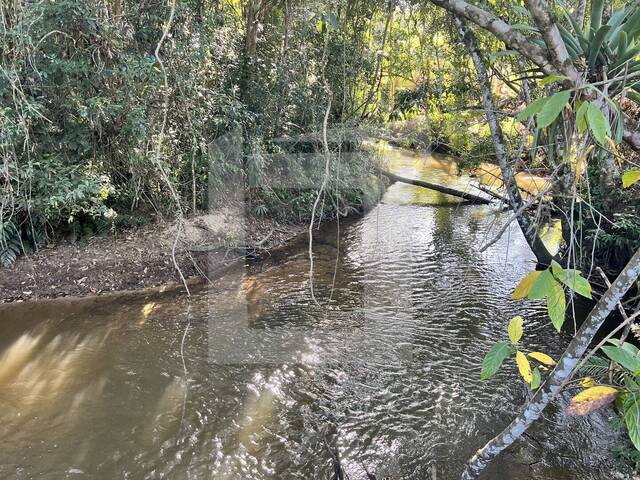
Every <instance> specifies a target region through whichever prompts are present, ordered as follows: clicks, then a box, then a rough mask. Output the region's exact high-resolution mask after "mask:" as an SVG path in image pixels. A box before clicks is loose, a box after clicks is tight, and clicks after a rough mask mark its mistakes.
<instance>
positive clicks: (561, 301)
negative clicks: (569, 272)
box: [547, 280, 567, 331]
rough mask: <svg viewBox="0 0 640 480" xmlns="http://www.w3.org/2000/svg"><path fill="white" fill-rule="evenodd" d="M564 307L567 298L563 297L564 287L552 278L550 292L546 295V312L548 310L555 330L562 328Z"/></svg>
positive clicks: (565, 306) (565, 307)
mask: <svg viewBox="0 0 640 480" xmlns="http://www.w3.org/2000/svg"><path fill="white" fill-rule="evenodd" d="M566 309H567V300H566V299H565V297H564V288H562V285H560V284H559V283H558V282H556V281H555V280H554V281H553V287H552V288H551V292H550V293H549V296H548V297H547V312H549V318H551V323H552V324H553V326H554V327H555V329H556V330H557V331H560V330H561V329H562V325H563V324H564V319H565V311H566Z"/></svg>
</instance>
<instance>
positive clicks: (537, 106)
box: [516, 98, 548, 122]
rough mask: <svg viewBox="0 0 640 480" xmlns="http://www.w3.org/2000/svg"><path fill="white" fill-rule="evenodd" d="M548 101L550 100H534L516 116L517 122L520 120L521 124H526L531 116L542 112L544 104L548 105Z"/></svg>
mask: <svg viewBox="0 0 640 480" xmlns="http://www.w3.org/2000/svg"><path fill="white" fill-rule="evenodd" d="M547 100H548V98H539V99H537V100H534V101H533V102H531V103H530V104H529V105H527V107H526V108H525V109H524V110H523V111H521V112H520V113H519V114H518V115H517V116H516V120H518V121H519V122H524V121H525V120H526V119H528V118H529V117H530V116H532V115H535V114H536V113H538V112H539V111H540V110H542V107H544V104H545V103H547Z"/></svg>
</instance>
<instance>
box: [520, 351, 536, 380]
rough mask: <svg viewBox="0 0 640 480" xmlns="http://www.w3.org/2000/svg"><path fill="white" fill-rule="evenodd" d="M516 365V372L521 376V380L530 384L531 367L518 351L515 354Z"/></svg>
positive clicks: (523, 355)
mask: <svg viewBox="0 0 640 480" xmlns="http://www.w3.org/2000/svg"><path fill="white" fill-rule="evenodd" d="M516 364H517V365H518V371H519V372H520V375H522V378H524V381H525V382H527V383H531V380H533V373H531V365H530V364H529V360H527V356H526V355H525V354H524V353H522V352H520V351H517V352H516Z"/></svg>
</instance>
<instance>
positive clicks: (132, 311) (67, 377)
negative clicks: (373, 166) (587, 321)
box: [0, 150, 622, 480]
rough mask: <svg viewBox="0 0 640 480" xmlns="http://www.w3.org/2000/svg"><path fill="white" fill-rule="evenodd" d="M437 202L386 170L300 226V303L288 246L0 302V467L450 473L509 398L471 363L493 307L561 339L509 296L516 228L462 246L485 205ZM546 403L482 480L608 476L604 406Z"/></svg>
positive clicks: (141, 475) (496, 323) (441, 173)
mask: <svg viewBox="0 0 640 480" xmlns="http://www.w3.org/2000/svg"><path fill="white" fill-rule="evenodd" d="M388 155H389V156H390V157H391V159H392V163H391V168H393V170H394V171H395V172H397V173H398V174H401V175H404V176H408V177H412V176H413V177H416V176H418V177H420V178H423V179H427V180H430V181H440V182H448V183H450V184H451V183H452V184H454V185H456V186H458V187H463V188H464V186H465V184H466V182H467V181H468V179H467V178H465V177H455V176H451V174H452V168H453V167H452V164H451V162H450V161H449V160H447V159H445V158H443V157H437V158H435V157H419V156H415V155H410V154H407V153H403V152H401V151H397V150H392V151H390V152H388ZM452 203H454V204H455V200H454V199H451V198H447V197H446V196H443V195H441V194H439V193H435V192H429V191H427V190H424V189H421V188H420V187H415V186H409V185H403V184H395V185H392V186H391V187H390V188H389V190H388V191H387V193H386V195H385V197H384V198H383V200H382V202H381V203H380V205H378V206H377V207H376V208H374V209H373V210H372V211H370V212H369V213H368V214H367V215H365V216H364V217H362V218H358V219H354V220H351V221H349V222H343V223H342V224H341V225H340V226H338V225H337V224H333V225H330V226H328V227H326V228H324V229H322V230H321V231H319V232H317V233H316V242H315V246H314V254H315V257H314V260H315V261H314V281H313V286H314V294H315V298H316V300H317V304H316V302H315V301H314V299H313V298H312V296H311V293H310V291H311V290H310V282H309V260H308V257H307V253H306V251H305V249H304V246H303V245H298V246H294V247H292V248H291V249H290V250H288V251H287V252H285V253H286V255H282V254H281V255H279V256H277V257H274V258H272V259H269V260H266V261H263V262H260V263H253V264H250V265H247V266H244V267H238V268H237V269H235V270H233V271H231V272H229V273H228V274H226V275H225V276H223V277H222V278H220V279H219V280H217V281H216V282H215V284H214V285H213V286H210V287H207V288H202V289H200V290H199V291H196V292H194V293H193V296H192V297H191V298H190V299H187V298H186V297H185V296H184V295H169V296H164V297H157V298H149V297H146V296H144V295H138V296H126V297H117V296H115V297H104V298H97V299H85V300H81V301H68V300H62V301H56V302H44V303H32V304H22V305H13V306H5V307H1V308H0V445H1V447H0V477H1V478H11V479H13V478H15V479H36V478H37V479H65V478H69V479H76V478H77V479H83V478H87V479H94V478H95V479H116V478H118V479H119V478H121V479H156V478H167V479H316V478H317V479H330V478H332V475H333V472H334V463H335V455H336V454H338V455H339V457H340V462H341V464H342V467H343V468H344V471H345V472H346V473H347V475H348V477H346V478H350V479H353V480H356V479H367V478H372V477H368V475H375V476H376V477H377V478H378V479H382V478H389V479H431V478H436V477H437V479H439V480H448V479H455V478H458V476H459V474H460V472H461V470H462V467H463V463H464V462H465V461H466V459H467V458H468V457H469V456H470V455H471V454H472V453H473V452H474V451H475V450H476V449H477V448H479V447H480V446H481V445H482V444H483V443H484V442H485V441H486V440H488V439H489V438H490V437H491V436H492V434H494V433H496V432H497V431H499V430H500V429H501V428H502V427H503V426H505V425H506V424H507V423H508V422H509V420H510V419H511V418H512V417H513V415H514V414H515V413H516V412H517V410H518V407H519V406H520V405H521V404H522V403H523V402H524V401H525V399H526V396H527V389H526V387H525V386H524V385H523V383H522V381H521V380H520V379H519V378H518V375H517V372H516V371H515V368H514V367H513V365H511V364H508V365H507V367H506V368H504V369H503V370H502V371H501V372H500V373H499V374H498V375H497V376H496V377H495V378H494V379H492V380H491V381H486V382H482V381H480V380H479V369H480V367H479V366H480V363H481V359H482V357H483V355H484V353H485V352H486V351H487V350H488V348H489V347H490V345H491V344H492V343H493V342H495V341H496V340H498V339H501V338H504V336H505V333H504V332H505V326H506V323H507V322H508V320H509V318H511V317H512V316H514V315H516V314H521V315H523V316H524V317H525V319H526V333H525V344H526V348H528V349H531V350H534V349H535V350H541V351H544V352H547V353H549V354H551V355H557V354H558V353H559V352H560V351H561V350H562V348H563V346H564V345H565V344H566V342H567V338H566V337H565V336H559V335H557V334H556V333H555V332H554V330H553V329H552V327H551V326H550V325H549V322H548V320H547V317H546V315H545V309H544V306H543V305H541V304H539V303H534V302H529V303H526V302H525V303H516V302H513V301H510V300H509V295H510V293H511V292H512V290H513V288H514V287H515V285H516V284H517V282H518V280H519V279H520V278H521V277H522V276H524V275H525V274H526V273H527V272H528V271H530V270H531V269H532V268H533V265H534V263H533V258H532V256H531V254H530V252H529V250H528V248H527V246H526V244H525V242H524V241H523V239H522V237H521V235H520V233H519V232H518V231H517V230H516V229H515V228H514V229H512V230H511V231H510V232H509V233H508V234H507V235H505V236H504V237H503V238H502V239H501V240H500V241H499V242H498V243H496V244H495V245H494V246H493V247H492V248H490V249H489V250H488V251H487V252H484V253H479V252H478V248H479V246H480V245H481V244H482V243H483V241H484V240H485V239H486V237H487V235H488V233H487V232H488V231H489V228H490V226H491V225H492V224H493V223H494V222H495V221H496V215H497V214H498V212H497V211H496V207H492V206H486V207H484V206H483V207H481V206H469V205H464V206H463V205H458V206H456V205H452ZM443 204H446V206H442V205H443ZM338 239H339V241H338ZM565 404H566V399H561V400H560V401H558V402H556V403H555V404H554V405H553V407H552V408H550V409H549V410H548V411H547V412H546V413H545V415H544V418H543V419H542V420H541V421H540V422H538V423H537V424H536V425H535V427H534V428H533V429H532V430H531V431H530V433H529V435H528V436H527V437H526V438H524V439H523V440H521V441H519V442H517V443H516V445H515V446H514V447H513V448H511V449H510V450H508V451H507V452H506V453H505V454H503V455H502V456H500V457H499V459H498V460H497V461H496V462H495V463H494V464H493V465H492V466H491V468H490V470H489V471H488V473H487V475H486V476H485V478H490V479H505V480H531V479H538V480H569V479H585V480H586V479H594V480H604V479H610V478H614V477H619V474H617V473H616V464H615V462H614V460H613V458H612V456H611V454H610V453H609V450H610V448H611V447H612V446H613V445H615V444H616V443H617V442H619V437H618V434H616V433H614V432H613V430H612V429H611V427H610V425H609V422H610V418H609V417H610V416H611V413H610V412H603V413H600V414H597V415H593V416H590V417H588V418H575V417H568V416H565V415H564V414H563V408H564V405H565ZM434 471H435V474H436V477H434ZM620 478H622V477H620Z"/></svg>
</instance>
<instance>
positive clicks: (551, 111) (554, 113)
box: [538, 90, 571, 128]
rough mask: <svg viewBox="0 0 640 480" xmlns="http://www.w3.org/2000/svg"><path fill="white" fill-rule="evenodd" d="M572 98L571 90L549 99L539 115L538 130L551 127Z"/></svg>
mask: <svg viewBox="0 0 640 480" xmlns="http://www.w3.org/2000/svg"><path fill="white" fill-rule="evenodd" d="M569 98H571V91H570V90H563V91H561V92H558V93H556V94H555V95H553V96H551V97H549V99H548V100H547V101H546V102H545V104H544V105H543V107H542V109H541V110H540V113H538V128H545V127H548V126H549V125H551V124H552V123H553V122H554V120H555V119H556V118H558V115H560V112H562V110H564V107H565V106H566V105H567V103H569Z"/></svg>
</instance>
